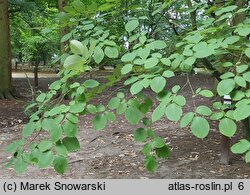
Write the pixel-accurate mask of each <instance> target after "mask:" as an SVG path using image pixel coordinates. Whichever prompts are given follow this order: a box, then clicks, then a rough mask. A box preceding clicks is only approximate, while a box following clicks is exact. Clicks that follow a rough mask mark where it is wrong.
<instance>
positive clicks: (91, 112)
mask: <svg viewBox="0 0 250 195" xmlns="http://www.w3.org/2000/svg"><path fill="white" fill-rule="evenodd" d="M87 110H88V112H89V113H90V114H96V112H97V110H96V106H94V105H93V104H89V105H88V106H87Z"/></svg>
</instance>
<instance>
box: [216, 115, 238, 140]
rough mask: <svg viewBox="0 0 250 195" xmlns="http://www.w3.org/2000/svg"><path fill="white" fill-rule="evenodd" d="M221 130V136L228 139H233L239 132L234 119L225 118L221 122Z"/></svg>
mask: <svg viewBox="0 0 250 195" xmlns="http://www.w3.org/2000/svg"><path fill="white" fill-rule="evenodd" d="M219 130H220V132H221V134H223V135H225V136H227V137H232V136H233V135H234V134H235V132H236V130H237V126H236V124H235V122H234V121H233V120H232V119H228V118H223V119H221V120H220V123H219Z"/></svg>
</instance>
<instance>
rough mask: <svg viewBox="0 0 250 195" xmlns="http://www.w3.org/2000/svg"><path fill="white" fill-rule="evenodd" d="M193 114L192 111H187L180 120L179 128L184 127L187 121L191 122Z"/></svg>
mask: <svg viewBox="0 0 250 195" xmlns="http://www.w3.org/2000/svg"><path fill="white" fill-rule="evenodd" d="M194 115H195V114H194V113H193V112H188V113H187V114H185V116H184V117H183V118H182V119H181V121H180V126H181V128H183V127H186V126H187V125H188V124H189V123H191V122H192V120H193V118H194Z"/></svg>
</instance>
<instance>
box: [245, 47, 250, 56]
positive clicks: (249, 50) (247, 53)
mask: <svg viewBox="0 0 250 195" xmlns="http://www.w3.org/2000/svg"><path fill="white" fill-rule="evenodd" d="M245 54H246V56H247V57H248V58H250V48H247V49H246V50H245Z"/></svg>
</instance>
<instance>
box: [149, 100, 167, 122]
mask: <svg viewBox="0 0 250 195" xmlns="http://www.w3.org/2000/svg"><path fill="white" fill-rule="evenodd" d="M164 113H165V106H162V105H161V104H160V105H159V106H157V107H156V109H155V110H154V111H153V114H152V122H155V121H158V120H160V119H161V117H162V116H163V115H164Z"/></svg>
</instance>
